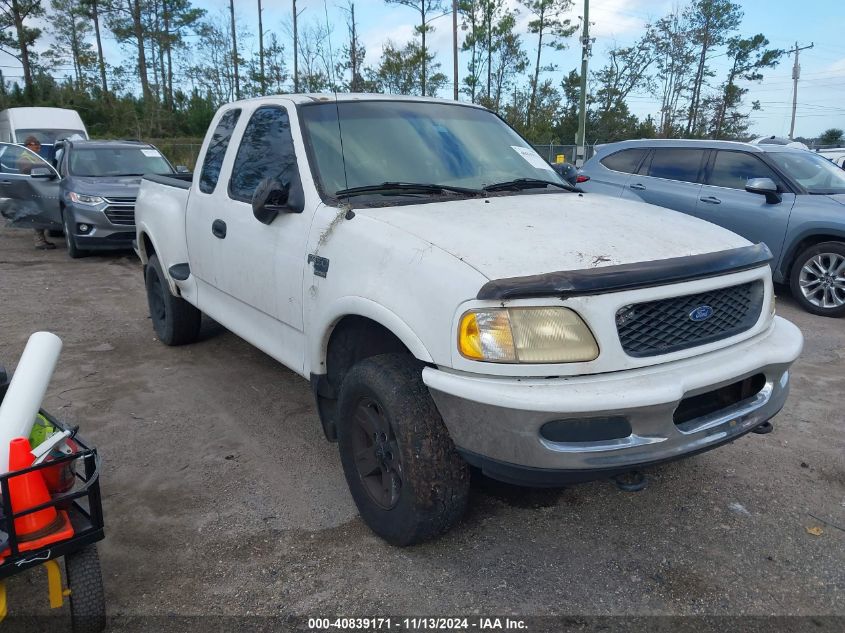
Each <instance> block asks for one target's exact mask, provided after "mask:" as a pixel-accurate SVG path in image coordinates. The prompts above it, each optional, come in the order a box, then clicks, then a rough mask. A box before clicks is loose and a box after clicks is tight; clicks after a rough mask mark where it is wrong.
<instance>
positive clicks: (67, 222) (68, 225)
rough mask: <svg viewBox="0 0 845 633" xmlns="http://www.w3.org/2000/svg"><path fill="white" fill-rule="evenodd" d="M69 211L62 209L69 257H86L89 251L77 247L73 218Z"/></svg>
mask: <svg viewBox="0 0 845 633" xmlns="http://www.w3.org/2000/svg"><path fill="white" fill-rule="evenodd" d="M70 215H71V214H70V212H69V211H62V226H63V227H64V233H65V246H66V247H67V254H68V257H70V258H71V259H79V258H80V257H85V255H87V253H86V252H85V251H83V250H82V249H81V248H79V247H77V245H76V240H75V239H74V238H73V230H72V227H73V222H72V220H73V218H71V217H70Z"/></svg>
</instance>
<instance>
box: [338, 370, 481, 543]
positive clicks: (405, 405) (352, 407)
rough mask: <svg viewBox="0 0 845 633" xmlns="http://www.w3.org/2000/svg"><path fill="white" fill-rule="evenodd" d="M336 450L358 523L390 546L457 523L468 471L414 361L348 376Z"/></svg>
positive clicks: (466, 490) (432, 534)
mask: <svg viewBox="0 0 845 633" xmlns="http://www.w3.org/2000/svg"><path fill="white" fill-rule="evenodd" d="M338 445H339V449H340V458H341V463H342V465H343V472H344V475H345V476H346V481H347V483H348V484H349V490H350V492H351V494H352V498H353V499H354V501H355V505H356V506H357V507H358V511H359V512H360V513H361V518H362V519H363V520H364V522H365V523H366V524H367V525H368V526H369V528H370V529H371V530H372V531H373V532H375V533H376V534H377V535H379V536H380V537H381V538H383V539H384V540H385V541H387V542H388V543H391V544H393V545H399V546H405V545H413V544H415V543H419V542H422V541H425V540H428V539H431V538H434V537H436V536H438V535H440V534H442V533H444V532H446V531H447V530H449V529H450V528H451V527H452V526H454V525H455V524H456V523H457V522H458V521H459V520H460V518H461V516H462V515H463V513H464V510H465V508H466V502H467V497H468V495H469V467H468V466H467V464H466V462H464V460H463V459H462V458H461V457H460V455H458V453H457V451H456V450H455V446H454V444H453V443H452V439H451V437H450V436H449V432H448V430H447V429H446V426H445V425H444V424H443V420H442V418H441V417H440V413H439V412H438V410H437V407H436V406H435V404H434V401H433V400H432V399H431V395H430V394H429V392H428V388H427V387H426V386H425V384H424V383H423V381H422V364H421V363H420V362H419V361H417V360H416V359H415V358H414V357H413V356H411V355H409V354H382V355H380V356H373V357H371V358H367V359H365V360H363V361H361V362H359V363H358V364H357V365H355V366H354V367H353V368H352V369H351V370H350V371H349V373H348V374H347V375H346V376H345V377H344V379H343V384H342V385H341V388H340V396H339V398H338Z"/></svg>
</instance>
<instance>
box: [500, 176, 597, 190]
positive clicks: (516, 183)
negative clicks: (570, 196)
mask: <svg viewBox="0 0 845 633" xmlns="http://www.w3.org/2000/svg"><path fill="white" fill-rule="evenodd" d="M547 186H548V187H559V188H561V189H566V190H567V191H574V192H576V193H581V189H580V188H578V187H573V186H572V185H568V184H565V183H562V182H555V181H554V180H542V179H540V178H517V179H516V180H506V181H504V182H496V183H493V184H492V185H487V186H486V187H484V191H522V190H524V189H539V188H540V187H547Z"/></svg>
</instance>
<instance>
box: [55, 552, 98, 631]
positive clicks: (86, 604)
mask: <svg viewBox="0 0 845 633" xmlns="http://www.w3.org/2000/svg"><path fill="white" fill-rule="evenodd" d="M65 573H66V574H67V584H68V588H69V589H70V618H71V626H72V628H73V633H100V631H103V630H104V629H105V628H106V597H105V593H104V592H103V575H102V572H101V571H100V557H99V556H98V555H97V546H96V545H89V546H88V547H85V548H84V549H81V550H79V551H77V552H72V553H70V554H67V555H66V556H65Z"/></svg>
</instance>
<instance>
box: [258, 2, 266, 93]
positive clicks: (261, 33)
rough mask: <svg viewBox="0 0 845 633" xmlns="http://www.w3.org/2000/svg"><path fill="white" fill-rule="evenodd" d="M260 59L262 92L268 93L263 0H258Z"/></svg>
mask: <svg viewBox="0 0 845 633" xmlns="http://www.w3.org/2000/svg"><path fill="white" fill-rule="evenodd" d="M258 61H259V64H260V66H259V68H260V69H261V94H262V95H265V94H267V77H266V76H265V75H264V25H263V23H262V21H261V0H258Z"/></svg>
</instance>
